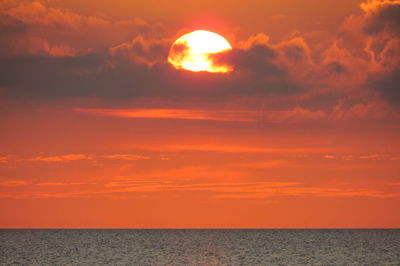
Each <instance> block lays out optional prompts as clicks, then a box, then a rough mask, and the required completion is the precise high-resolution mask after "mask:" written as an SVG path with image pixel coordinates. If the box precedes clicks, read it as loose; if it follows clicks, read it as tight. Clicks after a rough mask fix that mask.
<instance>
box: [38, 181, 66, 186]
mask: <svg viewBox="0 0 400 266" xmlns="http://www.w3.org/2000/svg"><path fill="white" fill-rule="evenodd" d="M65 185H68V183H62V182H43V183H37V184H36V186H41V187H49V186H65Z"/></svg>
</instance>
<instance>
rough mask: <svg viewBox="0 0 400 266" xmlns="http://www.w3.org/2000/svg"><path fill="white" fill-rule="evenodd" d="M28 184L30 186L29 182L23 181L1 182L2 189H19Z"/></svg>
mask: <svg viewBox="0 0 400 266" xmlns="http://www.w3.org/2000/svg"><path fill="white" fill-rule="evenodd" d="M28 184H29V183H28V182H26V181H23V180H10V181H3V182H0V187H19V186H24V185H28Z"/></svg>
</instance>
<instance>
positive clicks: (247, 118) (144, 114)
mask: <svg viewBox="0 0 400 266" xmlns="http://www.w3.org/2000/svg"><path fill="white" fill-rule="evenodd" d="M74 111H75V112H79V113H88V114H95V115H105V116H115V117H124V118H169V119H194V120H216V121H238V122H254V121H256V119H255V118H256V117H257V116H258V114H259V112H255V111H234V110H230V111H224V110H222V111H221V110H220V111H207V110H181V109H82V108H76V109H74Z"/></svg>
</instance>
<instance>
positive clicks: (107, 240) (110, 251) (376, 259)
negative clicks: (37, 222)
mask: <svg viewBox="0 0 400 266" xmlns="http://www.w3.org/2000/svg"><path fill="white" fill-rule="evenodd" d="M0 265H400V229H337V230H336V229H248V230H247V229H246V230H242V229H209V230H208V229H207V230H203V229H193V230H192V229H168V230H164V229H146V230H139V229H138V230H136V229H126V230H125V229H118V230H117V229H115V230H114V229H104V230H97V229H77V230H75V229H73V230H71V229H34V230H30V229H10V230H9V229H2V230H0Z"/></svg>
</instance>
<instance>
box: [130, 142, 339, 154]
mask: <svg viewBox="0 0 400 266" xmlns="http://www.w3.org/2000/svg"><path fill="white" fill-rule="evenodd" d="M131 148H133V149H137V150H151V151H171V152H172V151H174V152H176V151H211V152H232V153H235V152H248V153H320V152H327V151H332V150H335V148H333V147H315V148H314V147H312V148H309V147H300V148H275V147H271V148H267V147H260V146H231V145H218V144H215V145H213V144H182V145H160V146H133V147H131Z"/></svg>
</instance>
